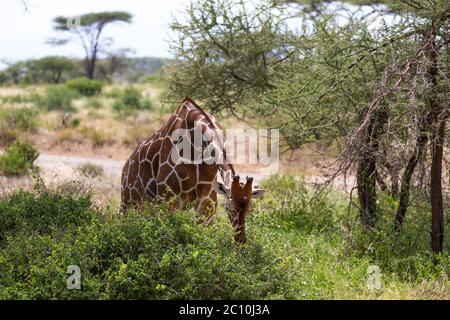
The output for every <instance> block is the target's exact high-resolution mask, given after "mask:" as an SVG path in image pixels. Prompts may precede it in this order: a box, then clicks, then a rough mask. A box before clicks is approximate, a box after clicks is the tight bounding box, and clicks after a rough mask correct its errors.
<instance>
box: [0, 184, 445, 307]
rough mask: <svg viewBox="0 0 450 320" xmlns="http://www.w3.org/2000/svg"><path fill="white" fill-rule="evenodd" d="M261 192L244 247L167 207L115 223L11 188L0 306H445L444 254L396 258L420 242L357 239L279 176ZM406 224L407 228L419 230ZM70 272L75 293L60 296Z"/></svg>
mask: <svg viewBox="0 0 450 320" xmlns="http://www.w3.org/2000/svg"><path fill="white" fill-rule="evenodd" d="M264 185H265V187H267V188H270V190H271V192H268V193H267V196H266V197H265V198H264V199H262V200H258V201H256V202H255V205H254V209H253V211H252V212H250V213H249V216H248V220H247V236H248V239H247V243H246V244H245V245H244V246H241V245H238V244H236V243H235V242H234V241H233V230H232V229H231V227H230V225H229V223H228V221H227V219H226V218H225V216H223V215H220V214H218V215H217V217H216V219H214V221H213V223H212V224H211V225H209V226H206V225H203V224H198V223H197V219H196V214H195V213H194V212H192V211H182V212H173V211H171V210H170V204H168V203H164V204H160V205H157V204H153V205H148V206H146V207H144V208H141V209H140V210H139V211H137V210H136V211H133V210H131V211H130V212H128V213H127V215H124V216H120V215H117V214H114V213H115V212H109V211H103V212H101V211H99V210H98V209H96V208H95V207H94V206H93V205H92V203H91V201H90V198H89V197H81V198H80V197H75V196H70V195H59V194H56V193H52V192H49V191H47V190H46V189H45V188H43V187H39V188H37V191H36V192H33V193H31V192H25V191H17V192H15V193H14V194H12V195H11V196H9V197H6V198H3V199H1V200H0V288H1V290H0V299H324V298H325V299H335V298H341V299H342V298H344V299H345V298H385V297H388V298H392V297H394V298H399V297H400V298H401V297H406V298H408V297H409V298H411V297H412V298H427V297H430V296H432V297H443V298H448V297H449V288H448V273H449V268H450V255H449V254H448V252H446V253H443V254H441V255H433V253H431V251H430V249H429V248H428V249H426V246H425V245H424V244H422V243H421V244H420V245H418V246H417V247H416V250H415V251H413V250H405V251H397V249H398V247H397V244H396V243H397V242H401V243H403V245H408V244H409V245H410V246H412V245H413V244H414V241H419V242H422V241H423V240H422V238H421V236H419V238H418V239H416V240H414V238H415V236H416V235H414V236H411V235H403V234H400V235H399V236H398V237H392V236H391V234H392V229H391V230H390V232H389V231H388V230H387V229H384V227H383V226H380V228H381V229H380V233H378V234H376V233H373V234H372V233H369V232H367V230H366V229H364V228H363V227H362V226H361V225H360V224H359V223H358V221H359V220H358V216H357V212H356V211H355V210H348V208H347V207H346V204H347V203H346V201H343V198H342V197H341V196H340V195H335V194H330V193H327V192H322V193H314V190H311V189H310V188H308V187H306V186H305V185H304V184H303V183H302V182H301V181H296V180H294V179H291V178H286V177H280V176H276V177H273V178H272V179H269V180H268V181H267V182H265V184H264ZM314 198H316V199H314ZM288 200H290V202H293V203H288V202H289V201H288ZM390 206H391V204H390V203H389V200H386V203H383V204H381V207H382V208H383V210H388V208H389V207H390ZM424 216H426V215H425V214H424ZM391 218H392V215H391ZM415 218H417V220H414V221H413V219H410V220H409V221H405V226H406V228H412V229H414V228H416V227H417V226H420V224H421V223H423V221H422V217H421V216H419V217H415ZM383 219H384V218H382V220H383ZM386 219H387V218H386ZM446 223H448V221H447V222H446ZM417 230H420V228H418V227H417ZM421 232H423V233H426V228H424V229H423V230H421ZM364 237H365V238H364ZM426 242H428V241H426ZM387 248H391V250H387ZM446 248H448V243H447V244H446ZM377 252H378V253H377ZM70 265H77V266H79V267H80V269H81V273H82V274H81V281H82V282H81V289H80V290H68V289H67V287H66V281H67V277H68V275H67V274H66V270H67V267H68V266H70ZM370 265H378V266H380V267H381V270H382V283H383V284H382V285H383V290H381V291H379V292H371V291H369V290H368V289H367V268H368V267H369V266H370ZM384 288H386V290H384ZM415 288H417V289H415Z"/></svg>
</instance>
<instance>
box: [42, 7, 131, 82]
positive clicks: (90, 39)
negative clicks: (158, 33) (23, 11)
mask: <svg viewBox="0 0 450 320" xmlns="http://www.w3.org/2000/svg"><path fill="white" fill-rule="evenodd" d="M131 20H132V15H131V14H129V13H127V12H123V11H117V12H99V13H87V14H84V15H81V16H79V17H65V16H59V17H56V18H55V19H54V20H53V22H54V29H55V30H57V31H62V32H65V33H68V34H70V35H71V36H70V37H69V38H63V39H50V40H49V43H50V44H53V45H65V44H67V43H68V42H71V41H76V40H78V41H79V43H80V44H81V45H82V47H83V50H84V52H85V68H86V76H87V77H88V78H89V79H93V78H94V76H95V65H96V62H97V58H98V54H99V52H100V51H101V50H102V49H103V47H104V46H105V45H107V44H110V43H111V39H109V38H107V39H103V38H102V37H101V35H102V32H103V30H104V28H105V26H106V25H108V24H112V23H117V22H125V23H131Z"/></svg>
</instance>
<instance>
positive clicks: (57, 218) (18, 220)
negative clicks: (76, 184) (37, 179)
mask: <svg viewBox="0 0 450 320" xmlns="http://www.w3.org/2000/svg"><path fill="white" fill-rule="evenodd" d="M94 211H95V210H94V208H93V207H92V203H91V200H90V196H89V195H83V196H82V197H79V198H77V197H74V196H73V195H62V194H59V193H55V192H51V191H49V190H47V189H46V188H45V187H44V186H43V185H42V184H37V185H36V192H26V191H22V190H17V191H15V192H14V193H13V194H11V195H10V196H9V197H7V198H5V199H2V200H0V247H1V245H2V243H1V241H2V240H4V239H6V238H7V237H11V236H14V235H15V234H16V233H17V232H19V231H21V232H23V233H24V234H50V233H52V232H56V233H58V232H61V231H65V230H66V229H67V228H77V227H78V226H81V225H83V224H85V223H86V222H89V221H91V219H92V217H93V214H94Z"/></svg>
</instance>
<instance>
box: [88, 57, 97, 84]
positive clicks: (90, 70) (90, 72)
mask: <svg viewBox="0 0 450 320" xmlns="http://www.w3.org/2000/svg"><path fill="white" fill-rule="evenodd" d="M95 60H96V59H95V58H90V59H89V60H87V62H86V76H87V77H88V79H91V80H93V79H94V76H95Z"/></svg>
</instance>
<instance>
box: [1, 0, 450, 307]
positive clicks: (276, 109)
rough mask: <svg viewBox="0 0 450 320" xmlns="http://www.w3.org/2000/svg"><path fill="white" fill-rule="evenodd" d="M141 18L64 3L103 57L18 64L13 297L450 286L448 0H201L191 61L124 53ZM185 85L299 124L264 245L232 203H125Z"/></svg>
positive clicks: (9, 224) (6, 274)
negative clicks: (115, 35) (237, 231)
mask: <svg viewBox="0 0 450 320" xmlns="http://www.w3.org/2000/svg"><path fill="white" fill-rule="evenodd" d="M132 18H133V17H132V15H131V14H129V13H127V12H102V13H87V14H85V15H83V16H81V17H80V19H81V20H80V21H81V22H80V24H78V25H76V26H75V27H76V28H72V27H71V26H70V25H68V24H67V20H68V19H72V18H70V17H56V18H55V19H54V20H53V26H54V29H55V30H57V31H58V32H59V33H60V34H61V38H58V39H50V40H49V43H51V44H52V45H65V44H66V43H69V42H74V41H81V43H85V45H84V46H83V48H84V53H85V58H84V59H73V58H65V57H57V56H49V57H44V58H40V59H32V60H28V61H14V62H8V63H7V66H6V68H5V69H3V70H2V71H0V148H1V151H0V190H1V196H0V299H449V298H450V282H449V273H450V237H448V235H447V234H446V232H447V231H448V228H449V226H450V157H449V155H450V153H449V150H450V139H449V137H450V134H449V128H448V118H449V116H450V107H449V104H448V101H449V92H450V91H449V89H450V81H449V74H450V73H449V67H450V64H449V48H450V38H449V31H448V30H449V23H450V5H449V3H448V1H445V0H434V1H428V0H403V1H365V0H362V1H359V0H352V1H337V2H335V1H333V2H332V1H316V0H314V1H312V0H297V1H284V0H280V1H278V0H276V1H265V0H263V1H254V2H248V1H241V0H195V1H193V2H192V3H191V5H188V6H187V7H186V8H185V11H184V16H183V18H182V19H179V20H178V21H173V23H172V24H171V25H170V27H171V29H172V31H173V32H174V34H175V35H176V37H174V38H173V39H172V40H171V49H172V53H173V55H174V59H172V60H168V59H158V58H131V57H129V56H128V53H129V52H128V50H127V49H122V50H113V49H112V46H111V44H112V41H111V40H110V39H106V38H103V37H102V35H103V28H104V27H106V28H108V25H109V24H116V23H119V24H123V25H127V24H130V23H132V20H133V19H132ZM49 23H51V22H49ZM73 23H76V21H73ZM124 27H126V26H124ZM64 36H66V37H65V38H63V37H64ZM185 96H190V97H192V98H194V99H195V100H196V101H198V102H199V104H200V105H202V106H203V107H204V108H205V109H206V110H208V111H210V112H211V113H213V114H214V115H215V116H216V117H217V118H218V119H219V120H220V122H221V123H222V124H224V126H225V127H246V126H251V127H255V128H268V127H270V128H277V129H279V130H280V136H281V140H280V143H281V151H282V154H281V159H280V161H281V162H280V163H281V166H280V172H279V174H276V175H273V176H271V177H269V178H268V179H265V180H263V181H261V185H262V187H263V188H265V189H266V190H267V192H266V194H265V196H264V197H263V198H261V199H258V200H256V201H255V203H254V208H253V210H252V211H251V213H250V214H249V216H248V219H247V242H246V244H245V245H238V244H237V243H235V242H234V241H233V229H232V228H231V226H230V223H229V221H228V218H227V216H226V214H225V212H224V209H223V206H222V205H221V203H219V209H218V213H217V216H216V218H215V219H214V220H213V222H212V224H211V225H208V226H207V225H204V224H201V223H197V216H196V214H195V212H194V210H191V209H189V210H184V211H176V212H174V211H172V210H170V209H169V208H170V205H171V204H170V203H154V204H148V205H147V206H146V207H144V208H141V209H140V210H131V211H130V212H128V213H127V214H126V215H123V216H122V215H119V214H118V205H119V192H120V182H119V181H120V173H121V172H120V170H121V166H122V164H123V161H124V160H125V159H126V158H127V157H128V155H129V154H130V153H131V151H132V150H133V149H134V148H135V147H136V145H137V143H138V142H139V141H140V140H142V139H144V138H146V137H148V136H149V135H151V134H152V133H153V132H155V131H156V130H157V129H159V128H160V127H161V125H162V124H164V122H165V121H166V119H167V117H168V115H169V113H170V112H171V111H172V110H173V109H174V108H176V107H177V106H178V103H179V101H180V100H181V99H182V98H183V97H185ZM40 155H41V157H40ZM49 156H52V157H50V158H48V157H49ZM66 156H67V157H69V158H70V159H69V160H66V159H65V158H64V157H66ZM46 157H47V158H46ZM83 157H86V159H88V160H89V161H84V160H83V161H81V160H80V158H81V159H82V158H83ZM55 159H56V160H58V161H60V162H54V161H56V160H55ZM64 161H67V162H64ZM71 161H72V162H73V163H72V162H71ZM67 163H69V164H67ZM49 168H54V169H55V170H54V171H51V170H49ZM238 169H240V168H238ZM317 177H323V178H322V179H321V181H320V182H321V183H320V184H316V183H314V184H313V183H310V181H311V179H310V178H317ZM316 180H317V179H316ZM347 184H348V185H347ZM71 265H77V266H79V267H80V270H81V275H82V278H81V279H82V280H81V288H80V289H77V290H68V289H67V278H68V276H69V274H68V273H67V268H68V267H69V266H71ZM374 266H375V267H376V268H379V270H380V275H381V278H380V279H381V285H380V286H377V287H376V288H374V287H373V286H372V287H371V286H370V284H369V282H368V281H370V274H369V270H371V268H372V267H374Z"/></svg>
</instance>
